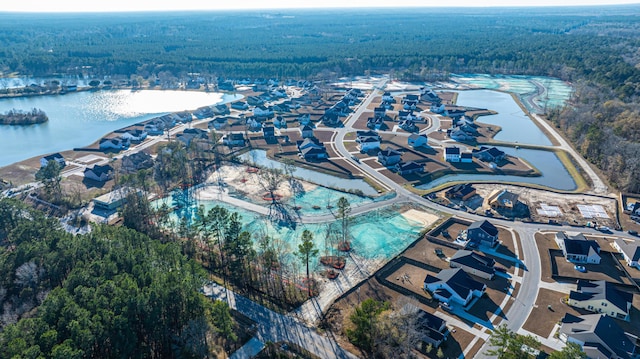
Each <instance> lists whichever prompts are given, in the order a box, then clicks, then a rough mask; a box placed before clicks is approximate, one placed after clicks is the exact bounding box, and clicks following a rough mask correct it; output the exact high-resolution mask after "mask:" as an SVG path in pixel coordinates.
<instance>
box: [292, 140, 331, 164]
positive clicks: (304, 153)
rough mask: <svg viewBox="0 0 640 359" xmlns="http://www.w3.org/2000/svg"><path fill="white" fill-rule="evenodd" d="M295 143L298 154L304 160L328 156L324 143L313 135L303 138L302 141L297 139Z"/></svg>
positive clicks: (315, 159) (320, 158)
mask: <svg viewBox="0 0 640 359" xmlns="http://www.w3.org/2000/svg"><path fill="white" fill-rule="evenodd" d="M296 144H297V147H298V151H299V156H300V157H302V158H304V159H305V160H306V161H317V160H322V159H326V158H328V157H329V156H328V154H327V149H326V148H325V146H324V144H323V143H321V142H320V141H319V140H318V139H316V138H315V137H309V138H305V139H304V140H303V141H298V142H297V143H296Z"/></svg>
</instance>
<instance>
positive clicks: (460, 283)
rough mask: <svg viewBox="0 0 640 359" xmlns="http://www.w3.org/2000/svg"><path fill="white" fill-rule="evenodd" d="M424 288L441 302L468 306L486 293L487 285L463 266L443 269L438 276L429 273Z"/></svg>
mask: <svg viewBox="0 0 640 359" xmlns="http://www.w3.org/2000/svg"><path fill="white" fill-rule="evenodd" d="M424 289H426V290H428V291H429V292H430V293H431V294H432V295H433V297H434V298H435V299H437V300H439V301H440V302H443V303H447V304H449V305H451V304H454V303H455V304H459V305H461V306H463V307H466V306H467V305H469V303H471V300H472V299H473V298H479V297H480V296H482V294H484V292H485V290H486V289H487V286H486V285H484V284H482V283H480V282H478V281H476V280H474V279H472V278H471V277H470V276H469V275H468V274H467V273H465V271H463V270H462V269H461V268H454V269H443V270H441V271H440V273H438V274H437V275H436V276H432V275H431V274H427V277H426V278H425V280H424Z"/></svg>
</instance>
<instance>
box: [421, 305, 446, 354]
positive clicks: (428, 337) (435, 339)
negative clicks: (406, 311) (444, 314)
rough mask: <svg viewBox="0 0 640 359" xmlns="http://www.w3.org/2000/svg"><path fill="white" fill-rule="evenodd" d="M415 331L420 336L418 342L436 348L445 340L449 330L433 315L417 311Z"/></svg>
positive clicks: (444, 323) (444, 322)
mask: <svg viewBox="0 0 640 359" xmlns="http://www.w3.org/2000/svg"><path fill="white" fill-rule="evenodd" d="M416 329H417V331H418V333H420V334H422V336H421V337H420V340H422V341H423V342H425V343H427V344H431V345H433V347H434V348H438V347H439V346H440V345H441V344H442V342H444V341H445V340H446V339H447V336H448V335H449V329H447V322H446V321H445V320H444V319H442V318H439V317H436V316H435V315H433V314H431V313H429V312H425V311H424V310H422V309H419V310H418V312H417V313H416Z"/></svg>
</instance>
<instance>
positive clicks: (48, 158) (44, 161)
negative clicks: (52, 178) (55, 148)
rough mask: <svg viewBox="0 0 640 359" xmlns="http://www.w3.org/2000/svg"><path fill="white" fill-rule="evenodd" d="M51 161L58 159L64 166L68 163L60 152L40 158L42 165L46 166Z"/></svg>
mask: <svg viewBox="0 0 640 359" xmlns="http://www.w3.org/2000/svg"><path fill="white" fill-rule="evenodd" d="M50 161H56V162H58V164H59V165H60V166H61V167H64V166H66V165H67V162H65V160H64V157H62V155H61V154H60V153H52V154H50V155H48V156H44V157H42V158H41V159H40V167H46V166H47V165H48V164H49V162H50Z"/></svg>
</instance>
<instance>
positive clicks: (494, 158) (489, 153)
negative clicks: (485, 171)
mask: <svg viewBox="0 0 640 359" xmlns="http://www.w3.org/2000/svg"><path fill="white" fill-rule="evenodd" d="M473 156H474V157H476V158H478V159H480V160H481V161H484V162H494V163H497V162H500V161H502V160H504V159H505V158H506V156H507V154H506V153H504V151H501V150H499V149H498V148H496V147H486V146H481V147H480V149H478V150H473Z"/></svg>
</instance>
